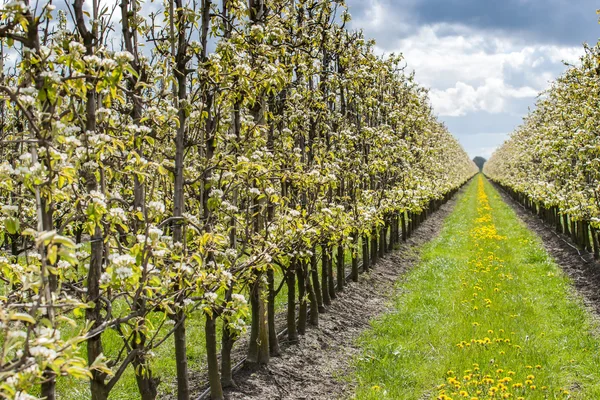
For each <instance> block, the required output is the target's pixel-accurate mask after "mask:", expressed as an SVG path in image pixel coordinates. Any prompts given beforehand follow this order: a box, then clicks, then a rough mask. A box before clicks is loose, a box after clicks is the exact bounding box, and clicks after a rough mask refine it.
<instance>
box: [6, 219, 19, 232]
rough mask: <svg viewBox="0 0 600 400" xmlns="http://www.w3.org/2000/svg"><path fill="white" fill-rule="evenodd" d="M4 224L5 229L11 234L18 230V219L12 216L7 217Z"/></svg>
mask: <svg viewBox="0 0 600 400" xmlns="http://www.w3.org/2000/svg"><path fill="white" fill-rule="evenodd" d="M4 225H5V226H6V230H7V231H8V233H10V234H11V235H14V234H16V233H17V232H19V227H20V224H19V221H18V220H16V219H14V218H8V219H7V220H6V222H5V224H4Z"/></svg>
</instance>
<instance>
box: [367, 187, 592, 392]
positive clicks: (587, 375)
mask: <svg viewBox="0 0 600 400" xmlns="http://www.w3.org/2000/svg"><path fill="white" fill-rule="evenodd" d="M398 289H399V294H398V295H397V297H396V298H395V300H394V302H395V309H396V310H395V312H393V313H390V314H387V315H385V316H383V317H382V318H380V319H378V320H376V321H375V322H374V323H373V328H372V330H370V331H369V332H367V333H366V334H365V335H364V336H363V337H362V338H361V341H360V343H361V346H362V347H363V349H364V351H363V353H362V356H361V357H360V358H359V359H357V361H356V367H357V369H356V377H355V379H356V380H357V382H358V388H357V392H356V398H359V399H382V398H388V399H460V398H468V399H501V398H511V399H564V398H572V399H599V398H600V368H599V367H600V356H599V354H600V353H599V350H600V339H599V338H598V336H597V335H596V334H595V333H593V332H594V331H597V328H598V327H597V325H596V324H595V323H594V322H593V321H592V317H591V315H590V314H589V313H588V312H587V311H586V310H585V309H584V306H583V304H582V301H581V299H580V298H578V297H577V296H576V295H575V294H574V291H573V289H572V287H571V285H570V281H569V279H568V278H567V277H566V276H565V275H564V274H563V273H562V271H561V270H560V268H559V267H558V266H557V265H556V264H554V263H553V261H552V260H551V259H550V257H549V256H548V254H547V253H546V252H545V250H544V249H543V247H542V245H541V243H540V241H539V239H538V238H537V237H536V236H535V235H534V234H533V233H532V232H531V231H529V230H528V229H527V228H526V227H525V226H524V225H523V224H522V223H520V222H519V221H518V219H517V218H516V216H515V214H514V212H513V211H512V209H510V207H509V206H508V205H506V204H505V203H504V202H503V201H502V200H501V199H500V198H499V195H498V193H497V192H496V191H495V189H494V188H493V187H491V185H490V184H489V183H488V182H486V181H485V180H484V179H483V178H481V177H480V178H479V179H476V180H474V182H473V183H472V184H471V185H470V186H469V187H468V189H467V191H466V193H465V195H464V196H463V198H462V199H461V200H460V201H459V203H458V204H457V207H456V209H455V211H454V212H453V213H452V215H451V216H450V217H449V218H448V220H447V221H446V223H445V225H444V228H443V230H442V233H441V235H440V236H439V237H438V238H437V239H435V240H434V241H432V242H431V243H429V244H428V245H426V246H425V248H424V249H423V254H422V262H421V264H420V265H419V266H418V267H417V268H415V269H414V270H412V271H411V272H410V273H409V274H408V276H406V278H405V281H404V282H401V283H400V284H399V287H398Z"/></svg>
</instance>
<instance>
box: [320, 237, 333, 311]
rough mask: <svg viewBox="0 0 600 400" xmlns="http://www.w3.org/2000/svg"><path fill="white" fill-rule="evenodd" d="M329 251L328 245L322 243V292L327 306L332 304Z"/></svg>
mask: <svg viewBox="0 0 600 400" xmlns="http://www.w3.org/2000/svg"><path fill="white" fill-rule="evenodd" d="M328 258H329V253H328V252H327V245H324V244H323V245H321V293H322V297H323V304H324V305H326V306H329V305H331V299H330V298H329V278H328V275H329V267H328V266H327V264H329V260H328Z"/></svg>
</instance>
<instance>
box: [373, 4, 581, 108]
mask: <svg viewBox="0 0 600 400" xmlns="http://www.w3.org/2000/svg"><path fill="white" fill-rule="evenodd" d="M375 4H376V5H377V7H374V8H373V9H372V13H373V15H372V16H377V18H376V20H378V21H379V20H381V18H382V17H381V12H382V10H381V4H380V3H377V2H376V3H375ZM388 43H389V40H388ZM392 43H393V49H397V50H395V52H397V53H400V52H401V53H403V54H404V56H405V58H406V61H407V63H408V65H409V69H414V70H415V71H416V77H417V80H419V82H421V83H422V84H423V85H425V86H427V87H430V88H431V92H430V95H431V102H432V104H433V106H434V110H435V111H436V113H437V114H438V115H440V116H464V115H466V114H467V113H469V112H474V111H486V112H489V113H493V114H497V113H502V112H508V110H509V108H510V107H509V106H510V102H511V100H513V99H523V98H531V99H532V100H533V99H534V98H535V97H536V96H537V94H538V93H539V92H541V91H543V90H545V89H546V88H547V87H548V83H549V82H550V81H551V80H552V79H553V78H555V76H556V70H557V69H564V67H563V65H562V61H563V60H565V61H568V62H576V61H577V59H578V58H579V55H580V54H581V53H582V51H583V50H582V49H581V48H580V47H565V46H559V45H535V44H524V43H522V42H521V41H520V40H519V39H518V38H514V37H498V36H494V34H493V33H491V32H487V31H481V30H474V29H471V28H469V27H466V26H462V25H449V24H436V25H426V26H422V27H420V28H418V29H417V30H416V32H415V33H414V34H413V35H410V36H407V37H404V38H399V39H397V40H396V41H395V42H392ZM386 47H387V48H386V49H383V48H380V49H379V51H380V52H382V53H386V52H391V51H393V49H392V48H390V46H389V45H388V46H386ZM513 76H515V77H516V78H520V80H521V81H523V82H518V83H515V84H511V83H509V82H507V79H510V78H511V77H513ZM526 112H527V110H526V109H524V110H523V114H525V113H526Z"/></svg>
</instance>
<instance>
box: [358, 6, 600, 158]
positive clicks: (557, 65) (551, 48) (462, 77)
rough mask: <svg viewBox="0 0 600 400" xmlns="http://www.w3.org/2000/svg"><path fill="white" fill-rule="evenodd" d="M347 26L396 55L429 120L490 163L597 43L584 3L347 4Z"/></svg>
mask: <svg viewBox="0 0 600 400" xmlns="http://www.w3.org/2000/svg"><path fill="white" fill-rule="evenodd" d="M347 3H348V5H349V7H350V14H352V26H351V27H352V28H354V29H362V30H364V32H365V36H366V37H368V38H373V39H375V40H376V42H377V51H378V52H380V53H392V52H394V53H402V54H403V55H404V57H405V59H406V63H407V65H408V69H409V70H414V71H415V74H416V79H417V81H418V82H419V83H420V84H422V85H423V86H425V87H428V88H430V98H431V103H432V105H433V108H434V112H435V113H436V114H437V115H438V118H439V119H440V120H441V121H443V122H445V123H446V125H447V126H448V128H449V129H450V131H451V132H452V133H453V134H454V135H455V136H456V137H457V138H458V139H459V140H460V142H461V144H462V146H463V147H464V148H465V150H466V151H467V152H468V153H469V155H470V156H471V157H475V156H482V157H485V158H489V157H490V155H491V154H492V152H493V151H494V150H495V149H496V148H497V147H498V146H499V145H501V144H502V143H503V142H504V140H506V139H507V138H508V135H509V134H510V133H511V132H512V131H513V130H514V129H515V128H516V127H517V126H518V125H519V124H520V123H521V122H522V120H523V117H524V116H525V115H526V114H527V112H528V110H529V108H533V106H534V105H535V101H536V97H537V96H538V94H539V93H540V92H541V91H543V90H545V89H547V88H548V86H549V84H550V82H551V81H552V80H553V79H555V78H556V77H557V76H559V75H560V74H561V73H562V72H563V71H565V69H566V68H567V67H566V66H565V64H564V62H568V63H571V64H573V63H576V62H577V60H578V58H579V56H580V55H581V54H583V46H582V44H583V43H584V42H586V43H589V44H591V45H593V44H595V43H596V42H597V41H598V38H599V37H600V25H598V16H597V14H596V10H597V9H598V8H600V3H598V2H597V1H592V0H348V1H347Z"/></svg>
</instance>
